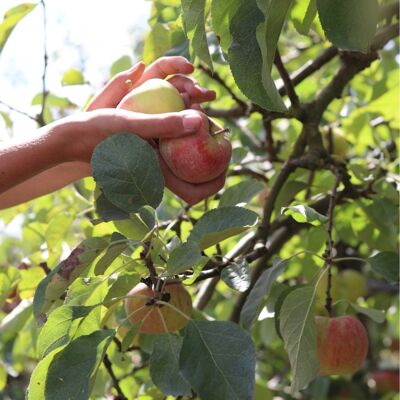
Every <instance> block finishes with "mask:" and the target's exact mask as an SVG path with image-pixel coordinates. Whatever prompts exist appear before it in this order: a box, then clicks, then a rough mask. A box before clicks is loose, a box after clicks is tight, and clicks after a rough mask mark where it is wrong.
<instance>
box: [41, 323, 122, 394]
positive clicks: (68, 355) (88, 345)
mask: <svg viewBox="0 0 400 400" xmlns="http://www.w3.org/2000/svg"><path fill="white" fill-rule="evenodd" d="M113 335H114V331H113V330H102V331H97V332H94V333H92V334H90V335H86V336H80V337H79V338H77V339H76V340H74V341H72V342H71V343H69V344H68V345H67V346H65V347H64V348H63V349H62V350H61V351H60V352H58V353H57V354H56V355H55V356H54V358H53V360H52V361H51V362H50V365H49V369H48V371H47V375H46V380H45V382H41V384H43V383H45V386H46V389H45V397H43V398H45V399H46V400H61V399H74V400H87V399H88V398H89V395H90V386H91V385H90V384H91V379H92V378H93V377H94V375H95V373H96V371H97V369H98V368H99V366H100V363H101V361H102V359H103V356H104V353H105V351H106V349H107V347H108V345H109V343H110V341H111V338H112V336H113ZM34 383H35V382H34Z"/></svg>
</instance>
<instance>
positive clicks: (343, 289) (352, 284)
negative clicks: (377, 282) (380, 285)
mask: <svg viewBox="0 0 400 400" xmlns="http://www.w3.org/2000/svg"><path fill="white" fill-rule="evenodd" d="M327 287H328V273H325V274H324V275H323V276H322V278H321V279H320V280H319V282H318V284H317V285H316V288H315V290H316V302H315V309H316V312H317V313H320V312H321V311H322V310H323V308H324V305H325V302H326V289H327ZM367 294H368V284H367V280H366V279H365V277H364V276H363V275H362V274H361V273H360V272H358V271H356V270H353V269H346V270H344V271H341V272H337V270H336V268H332V283H331V297H332V302H333V303H335V302H336V301H338V300H342V299H343V300H348V301H350V302H355V301H356V300H357V299H358V298H359V297H365V296H366V295H367Z"/></svg>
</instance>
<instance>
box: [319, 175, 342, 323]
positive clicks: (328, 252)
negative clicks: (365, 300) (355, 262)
mask: <svg viewBox="0 0 400 400" xmlns="http://www.w3.org/2000/svg"><path fill="white" fill-rule="evenodd" d="M334 172H335V175H336V179H335V183H334V185H333V189H332V193H331V194H330V196H329V207H328V215H327V217H328V225H327V233H328V240H327V242H326V249H325V253H324V255H323V257H324V259H325V265H326V266H327V267H328V285H327V288H326V303H325V308H326V309H327V311H328V313H329V316H330V317H332V295H331V290H332V258H333V246H334V242H333V236H332V230H333V217H334V211H335V206H336V202H337V195H338V192H337V190H338V188H339V185H340V182H341V181H342V173H341V171H340V170H339V169H334Z"/></svg>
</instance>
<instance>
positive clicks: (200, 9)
mask: <svg viewBox="0 0 400 400" xmlns="http://www.w3.org/2000/svg"><path fill="white" fill-rule="evenodd" d="M181 4H182V21H183V28H184V30H185V33H186V35H187V37H188V39H189V40H190V45H191V48H192V49H193V52H194V54H195V55H196V56H197V57H199V58H200V60H202V61H204V62H205V63H206V64H207V65H208V66H209V67H210V68H211V69H212V68H213V64H212V60H211V56H210V51H209V50H208V43H207V34H206V27H205V7H206V0H196V1H193V0H182V1H181Z"/></svg>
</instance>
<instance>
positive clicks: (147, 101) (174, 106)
mask: <svg viewBox="0 0 400 400" xmlns="http://www.w3.org/2000/svg"><path fill="white" fill-rule="evenodd" d="M117 108H122V109H124V110H129V111H134V112H140V113H144V114H162V113H168V112H177V111H182V110H184V109H185V104H184V102H183V99H182V96H181V95H180V93H179V92H178V90H177V89H176V88H175V86H174V85H172V84H171V83H169V82H167V81H165V80H163V79H157V78H154V79H149V80H147V81H146V82H144V83H143V84H141V85H140V86H138V87H137V88H134V89H133V90H131V91H130V92H129V93H128V94H127V95H126V96H125V97H124V98H123V99H122V100H121V102H120V103H119V104H118V106H117Z"/></svg>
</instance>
